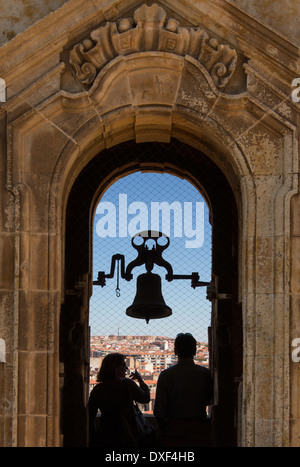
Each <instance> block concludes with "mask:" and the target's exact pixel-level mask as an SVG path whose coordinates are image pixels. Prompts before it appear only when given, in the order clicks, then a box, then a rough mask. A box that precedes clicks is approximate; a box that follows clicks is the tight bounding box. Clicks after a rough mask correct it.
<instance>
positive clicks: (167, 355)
mask: <svg viewBox="0 0 300 467" xmlns="http://www.w3.org/2000/svg"><path fill="white" fill-rule="evenodd" d="M150 228H151V229H152V230H159V231H161V232H163V233H164V234H165V235H167V236H168V237H169V238H170V245H169V246H168V248H167V249H166V250H165V251H164V252H163V258H164V259H165V260H167V261H168V262H169V263H170V264H171V265H172V268H173V273H174V274H186V275H191V273H192V272H197V273H199V275H200V280H201V281H207V282H209V281H210V279H211V226H210V223H209V211H208V207H207V205H206V203H205V202H204V199H203V197H202V196H201V194H200V193H199V191H198V190H197V189H196V188H195V187H194V186H193V185H192V184H191V183H190V182H188V181H187V180H183V179H180V178H178V177H176V176H174V175H170V174H167V173H164V174H161V173H141V172H137V173H134V174H130V175H128V176H126V177H124V178H122V179H120V180H118V181H116V182H115V183H114V184H113V185H112V186H111V187H110V188H109V189H108V190H107V191H106V192H105V193H104V194H103V196H102V198H101V199H100V202H99V204H98V207H97V210H96V214H95V219H94V231H93V269H94V273H93V274H94V280H96V278H97V272H98V271H105V273H106V274H107V273H109V272H110V268H111V258H112V256H113V255H115V254H117V253H119V254H122V255H124V256H125V267H126V266H127V265H128V264H129V263H130V262H131V261H133V260H134V259H135V258H136V257H137V251H136V250H135V249H134V248H133V247H132V245H131V238H132V236H133V235H135V234H136V233H138V232H140V231H145V230H148V229H150ZM148 244H149V245H148V246H149V248H151V247H152V246H155V245H154V244H153V240H149V241H148ZM144 272H146V270H145V266H144V265H143V266H139V267H136V268H134V269H133V271H132V273H133V279H132V280H131V281H126V280H124V279H122V278H120V277H119V276H118V271H117V268H116V269H115V275H114V277H113V278H110V279H107V280H106V285H105V286H104V287H100V286H97V285H94V287H93V295H92V298H91V300H90V329H91V380H90V384H91V386H92V385H93V384H94V383H95V374H96V372H97V368H99V365H100V363H101V357H103V356H104V355H105V354H107V353H109V352H112V351H118V352H121V353H124V354H125V355H127V356H128V363H129V366H130V369H133V368H135V367H137V368H139V370H140V371H141V373H142V374H144V376H145V379H146V380H147V381H149V382H150V381H151V383H150V386H152V389H153V390H152V399H153V398H154V392H155V381H156V380H157V377H158V374H159V372H160V371H161V370H163V369H165V368H167V367H168V366H170V365H171V364H173V363H174V361H175V356H174V354H173V344H174V339H175V337H176V335H177V334H178V333H180V332H190V333H192V334H193V335H194V337H195V338H196V339H197V341H198V353H197V356H196V361H198V362H199V363H201V364H202V365H205V366H208V347H207V342H208V326H209V325H210V314H211V309H210V308H211V307H210V302H208V301H207V299H206V288H205V287H198V288H196V289H194V288H192V287H191V280H189V279H179V280H177V279H175V280H173V281H171V282H168V281H167V280H165V276H166V273H167V271H166V269H165V268H163V267H160V266H157V265H154V268H153V271H152V272H153V273H156V274H158V275H160V276H161V280H162V294H163V297H164V300H165V303H166V304H167V305H168V306H169V307H170V308H171V309H172V315H171V316H169V317H167V318H162V319H150V321H149V323H146V321H145V320H144V319H135V318H132V317H130V316H127V315H126V314H125V311H126V309H127V307H128V306H129V305H131V304H132V302H133V300H134V298H135V294H136V279H137V276H138V275H140V274H142V273H144ZM118 288H119V289H120V292H119V294H118V290H116V289H118ZM117 295H120V296H117ZM146 409H148V410H149V411H150V412H151V411H152V409H153V400H152V403H150V407H146Z"/></svg>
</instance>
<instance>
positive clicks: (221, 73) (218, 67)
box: [69, 4, 237, 88]
mask: <svg viewBox="0 0 300 467" xmlns="http://www.w3.org/2000/svg"><path fill="white" fill-rule="evenodd" d="M147 51H161V52H168V53H174V54H177V55H182V56H185V55H190V56H191V57H193V58H195V59H196V60H198V61H199V62H200V63H201V64H202V65H203V66H204V67H205V68H206V70H207V71H208V72H209V73H210V75H211V77H212V79H213V81H214V83H215V85H216V86H217V87H218V88H223V87H224V86H226V84H227V83H228V81H229V80H230V78H231V76H232V74H233V72H234V70H235V67H236V62H237V54H236V51H235V50H234V49H231V48H230V47H229V46H228V45H223V44H220V43H219V41H218V39H216V38H214V37H209V35H208V34H207V32H205V31H204V30H203V29H201V28H198V27H181V26H180V24H179V22H178V21H177V20H176V19H174V18H167V14H166V12H165V10H164V9H163V8H161V7H160V6H158V5H157V4H153V5H151V6H147V5H143V6H141V7H140V8H138V9H137V10H135V12H134V14H133V18H123V19H121V20H119V21H118V22H107V23H106V24H105V26H101V27H99V28H98V29H96V30H94V31H93V32H92V33H91V35H90V38H88V39H85V40H83V42H81V43H79V44H77V45H75V46H74V47H73V49H72V51H71V52H70V58H69V60H70V64H71V65H72V66H73V67H74V69H75V73H76V76H77V79H78V80H79V81H80V82H81V83H83V84H86V85H91V84H92V83H93V81H94V80H95V78H96V76H97V74H98V73H99V71H100V70H101V68H103V67H104V66H105V65H106V63H108V62H109V61H110V60H112V59H113V58H115V57H117V56H118V55H129V54H132V53H136V52H147Z"/></svg>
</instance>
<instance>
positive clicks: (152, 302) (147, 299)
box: [126, 272, 172, 323]
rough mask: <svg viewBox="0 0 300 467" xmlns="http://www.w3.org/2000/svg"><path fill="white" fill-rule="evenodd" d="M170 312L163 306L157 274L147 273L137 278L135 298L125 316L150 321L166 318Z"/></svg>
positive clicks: (159, 279) (168, 308) (169, 309)
mask: <svg viewBox="0 0 300 467" xmlns="http://www.w3.org/2000/svg"><path fill="white" fill-rule="evenodd" d="M171 314H172V310H171V308H170V307H168V306H167V305H166V304H165V301H164V298H163V296H162V291H161V278H160V276H159V275H158V274H153V273H152V272H147V273H145V274H141V275H140V276H138V278H137V281H136V296H135V299H134V301H133V303H132V305H131V306H129V307H128V308H127V310H126V315H128V316H131V317H132V318H139V319H145V320H146V322H147V323H148V322H149V320H150V319H158V318H166V317H167V316H170V315H171Z"/></svg>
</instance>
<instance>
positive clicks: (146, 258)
mask: <svg viewBox="0 0 300 467" xmlns="http://www.w3.org/2000/svg"><path fill="white" fill-rule="evenodd" d="M161 239H162V240H161ZM149 240H152V242H151V243H152V248H151V249H150V248H149V247H148V244H149ZM159 240H160V241H159ZM153 241H154V244H153ZM147 242H148V244H147ZM131 244H132V246H133V247H134V248H135V249H136V250H137V252H138V256H137V257H136V259H135V260H133V261H131V263H129V264H128V266H127V268H126V270H125V258H124V255H120V254H116V255H113V256H112V261H111V270H110V273H109V274H105V273H104V271H99V272H98V278H97V280H96V281H94V282H93V284H94V285H101V287H103V286H104V285H105V283H106V282H105V279H106V278H109V279H110V278H112V277H114V272H115V265H116V262H117V263H118V265H117V268H118V272H117V288H116V294H117V296H119V291H120V289H119V274H121V277H122V278H123V279H126V280H127V281H130V280H131V279H132V278H133V276H132V270H133V268H135V267H136V266H141V265H143V264H144V265H145V267H146V271H147V272H146V273H144V274H141V275H139V276H138V277H137V283H136V296H135V298H134V300H133V303H132V305H130V306H129V307H128V308H127V309H126V315H127V316H130V317H132V318H138V319H145V320H146V322H147V323H149V320H150V319H159V318H166V317H168V316H171V315H172V310H171V308H170V307H169V306H167V305H166V303H165V301H164V298H163V295H162V285H161V277H160V276H159V275H158V274H154V273H152V269H153V267H154V264H157V265H158V266H161V267H164V268H165V269H166V270H167V274H166V280H167V281H169V282H171V281H172V280H173V279H191V286H192V287H193V288H195V287H200V286H204V285H209V284H210V283H209V282H200V281H199V274H198V273H195V272H193V273H192V274H191V275H174V274H173V268H172V266H171V264H170V263H169V262H168V261H166V260H165V259H164V258H163V257H162V253H163V251H164V250H165V249H166V248H168V246H169V244H170V239H169V237H167V236H166V235H165V234H163V233H162V232H158V231H151V230H146V231H144V232H140V233H138V234H136V235H134V236H133V237H132V239H131ZM120 263H121V271H120V267H119V264H120Z"/></svg>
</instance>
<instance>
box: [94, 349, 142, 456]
mask: <svg viewBox="0 0 300 467" xmlns="http://www.w3.org/2000/svg"><path fill="white" fill-rule="evenodd" d="M127 370H128V368H127V365H126V362H125V356H124V355H122V354H119V353H112V354H108V355H106V357H104V359H103V361H102V365H101V368H100V370H99V373H98V376H97V381H99V384H97V385H96V386H95V387H94V388H93V390H92V392H91V394H90V398H89V430H90V433H89V435H90V446H91V447H93V446H97V447H102V446H103V447H122V446H123V447H130V446H137V445H138V444H137V438H136V426H135V420H134V412H133V410H132V401H133V400H135V401H136V402H139V403H143V404H147V403H148V402H149V401H150V391H149V388H148V386H147V384H146V383H144V381H143V379H142V377H141V375H140V374H139V373H138V371H137V370H135V373H133V375H131V376H130V378H131V379H130V378H126V377H125V376H126V373H127ZM134 379H136V380H137V381H138V383H139V386H138V385H137V384H136V383H135V382H134V381H133V380H134ZM98 409H99V410H100V413H101V417H99V418H98V417H97V418H96V415H97V412H98Z"/></svg>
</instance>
